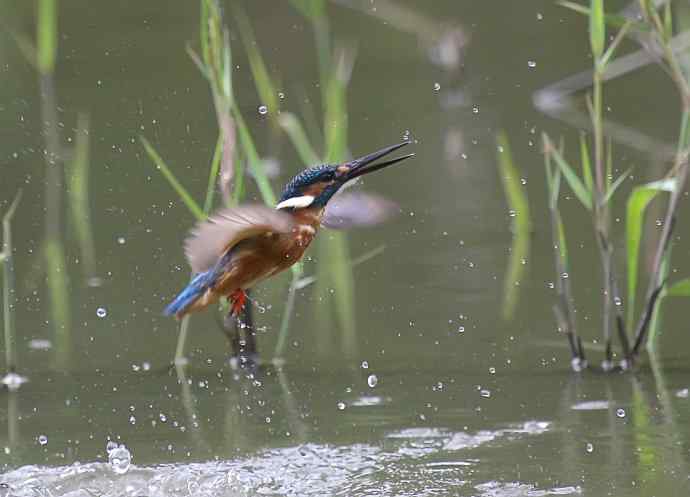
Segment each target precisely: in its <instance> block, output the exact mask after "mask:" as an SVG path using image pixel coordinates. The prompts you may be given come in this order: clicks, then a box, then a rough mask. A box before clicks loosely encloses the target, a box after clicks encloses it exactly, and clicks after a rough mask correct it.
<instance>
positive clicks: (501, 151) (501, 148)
mask: <svg viewBox="0 0 690 497" xmlns="http://www.w3.org/2000/svg"><path fill="white" fill-rule="evenodd" d="M496 150H498V153H499V154H502V153H503V146H502V145H499V146H497V147H496Z"/></svg>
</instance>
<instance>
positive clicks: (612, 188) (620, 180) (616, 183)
mask: <svg viewBox="0 0 690 497" xmlns="http://www.w3.org/2000/svg"><path fill="white" fill-rule="evenodd" d="M631 172H632V169H628V170H627V171H625V172H624V173H623V174H621V175H620V176H618V178H616V181H614V182H613V183H612V184H611V186H610V187H609V188H608V190H607V191H606V195H604V201H603V203H604V205H606V204H607V203H608V202H609V200H611V197H613V194H614V193H616V190H618V187H619V186H621V184H622V183H623V181H625V179H626V178H627V177H628V176H630V173H631Z"/></svg>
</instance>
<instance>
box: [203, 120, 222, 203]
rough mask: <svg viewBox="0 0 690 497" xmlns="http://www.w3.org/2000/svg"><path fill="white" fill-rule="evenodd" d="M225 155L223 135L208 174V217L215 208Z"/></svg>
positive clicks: (214, 152)
mask: <svg viewBox="0 0 690 497" xmlns="http://www.w3.org/2000/svg"><path fill="white" fill-rule="evenodd" d="M222 154H223V135H222V132H221V134H219V135H218V140H217V141H216V148H215V149H214V150H213V159H211V169H210V170H209V172H208V186H207V187H206V198H205V199H204V214H206V215H208V213H209V212H211V209H212V208H213V197H214V195H215V193H216V178H217V177H218V172H219V171H220V158H221V156H222Z"/></svg>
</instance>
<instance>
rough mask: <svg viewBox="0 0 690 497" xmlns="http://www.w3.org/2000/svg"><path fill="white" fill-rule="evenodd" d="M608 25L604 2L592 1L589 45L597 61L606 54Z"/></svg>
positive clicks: (599, 0) (601, 0)
mask: <svg viewBox="0 0 690 497" xmlns="http://www.w3.org/2000/svg"><path fill="white" fill-rule="evenodd" d="M605 41H606V24H605V23H604V0H591V2H590V11H589V43H590V45H591V47H592V55H593V56H594V59H595V61H598V60H599V59H600V58H601V55H602V54H603V53H604V42H605Z"/></svg>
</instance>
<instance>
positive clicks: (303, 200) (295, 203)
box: [276, 195, 315, 209]
mask: <svg viewBox="0 0 690 497" xmlns="http://www.w3.org/2000/svg"><path fill="white" fill-rule="evenodd" d="M314 198H315V197H313V196H312V195H302V196H301V197H292V198H289V199H287V200H283V201H282V202H280V203H279V204H278V205H276V209H288V208H292V209H302V208H304V207H309V206H310V205H311V204H312V202H314Z"/></svg>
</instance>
